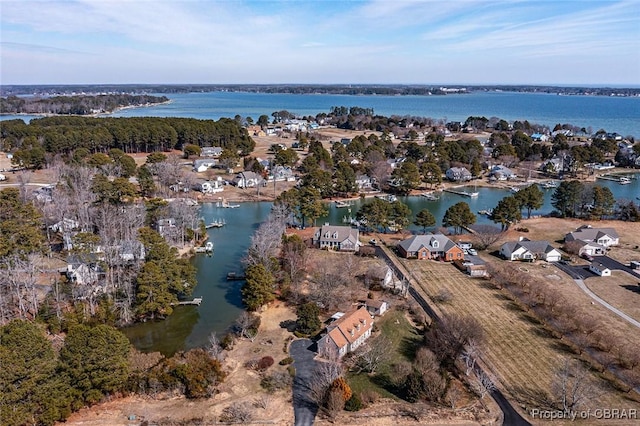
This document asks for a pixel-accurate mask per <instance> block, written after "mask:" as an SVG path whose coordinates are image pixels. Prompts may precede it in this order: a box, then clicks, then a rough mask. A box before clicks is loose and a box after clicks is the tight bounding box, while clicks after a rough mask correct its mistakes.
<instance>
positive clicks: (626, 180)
mask: <svg viewBox="0 0 640 426" xmlns="http://www.w3.org/2000/svg"><path fill="white" fill-rule="evenodd" d="M618 183H619V184H620V185H629V184H630V183H631V179H630V178H628V177H624V176H623V177H621V178H620V180H618Z"/></svg>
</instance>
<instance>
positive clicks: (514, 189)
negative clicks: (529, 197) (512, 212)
mask: <svg viewBox="0 0 640 426" xmlns="http://www.w3.org/2000/svg"><path fill="white" fill-rule="evenodd" d="M509 191H511V192H513V193H516V192H518V191H520V188H518V187H517V186H512V187H510V188H509Z"/></svg>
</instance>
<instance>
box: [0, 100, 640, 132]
mask: <svg viewBox="0 0 640 426" xmlns="http://www.w3.org/2000/svg"><path fill="white" fill-rule="evenodd" d="M166 96H167V97H169V98H170V99H171V103H169V104H166V105H158V106H153V107H148V108H132V109H125V110H122V111H119V112H116V113H114V114H113V116H115V117H140V116H147V117H149V116H154V117H190V118H200V119H214V120H217V119H219V118H221V117H231V118H232V117H234V116H235V115H236V114H239V115H240V116H242V117H252V118H253V119H254V120H255V121H257V120H258V117H259V116H260V115H262V114H266V115H268V116H269V117H271V113H273V112H274V111H279V110H287V111H290V112H292V113H295V114H298V115H301V116H304V115H312V116H315V115H316V114H318V113H322V112H325V113H328V112H329V110H330V108H331V107H332V106H347V107H352V106H359V107H363V108H373V109H374V112H375V113H376V114H381V115H385V116H391V115H399V116H404V115H411V116H420V117H431V118H433V119H436V120H445V121H464V120H466V119H467V117H469V116H472V115H474V116H485V117H487V118H490V117H499V118H502V119H505V120H507V121H514V120H529V122H531V123H537V124H544V125H547V126H549V127H551V128H553V126H554V125H555V124H557V123H562V124H564V123H569V124H573V125H576V126H579V127H585V128H589V127H591V128H592V130H593V131H594V132H595V131H596V130H598V129H605V130H606V131H609V132H618V133H620V134H622V135H625V136H627V135H633V136H635V137H640V97H606V96H558V95H550V94H542V93H513V92H473V93H469V94H465V95H447V96H371V95H359V96H353V95H351V96H350V95H322V94H318V95H294V94H266V93H243V92H207V93H177V94H169V95H166ZM10 118H23V119H25V120H28V119H30V118H32V116H12V115H8V116H0V120H6V119H10Z"/></svg>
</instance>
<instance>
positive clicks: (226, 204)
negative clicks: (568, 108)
mask: <svg viewBox="0 0 640 426" xmlns="http://www.w3.org/2000/svg"><path fill="white" fill-rule="evenodd" d="M217 206H218V207H222V208H225V209H237V208H238V207H240V204H229V202H228V201H227V200H226V199H224V198H218V204H217Z"/></svg>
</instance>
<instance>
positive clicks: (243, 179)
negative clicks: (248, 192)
mask: <svg viewBox="0 0 640 426" xmlns="http://www.w3.org/2000/svg"><path fill="white" fill-rule="evenodd" d="M263 181H264V179H262V176H260V175H259V174H257V173H255V172H251V171H244V172H240V173H238V174H237V175H236V177H235V178H234V179H233V184H234V185H235V186H237V187H238V188H255V187H256V186H258V185H260V184H261V183H262V182H263Z"/></svg>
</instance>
